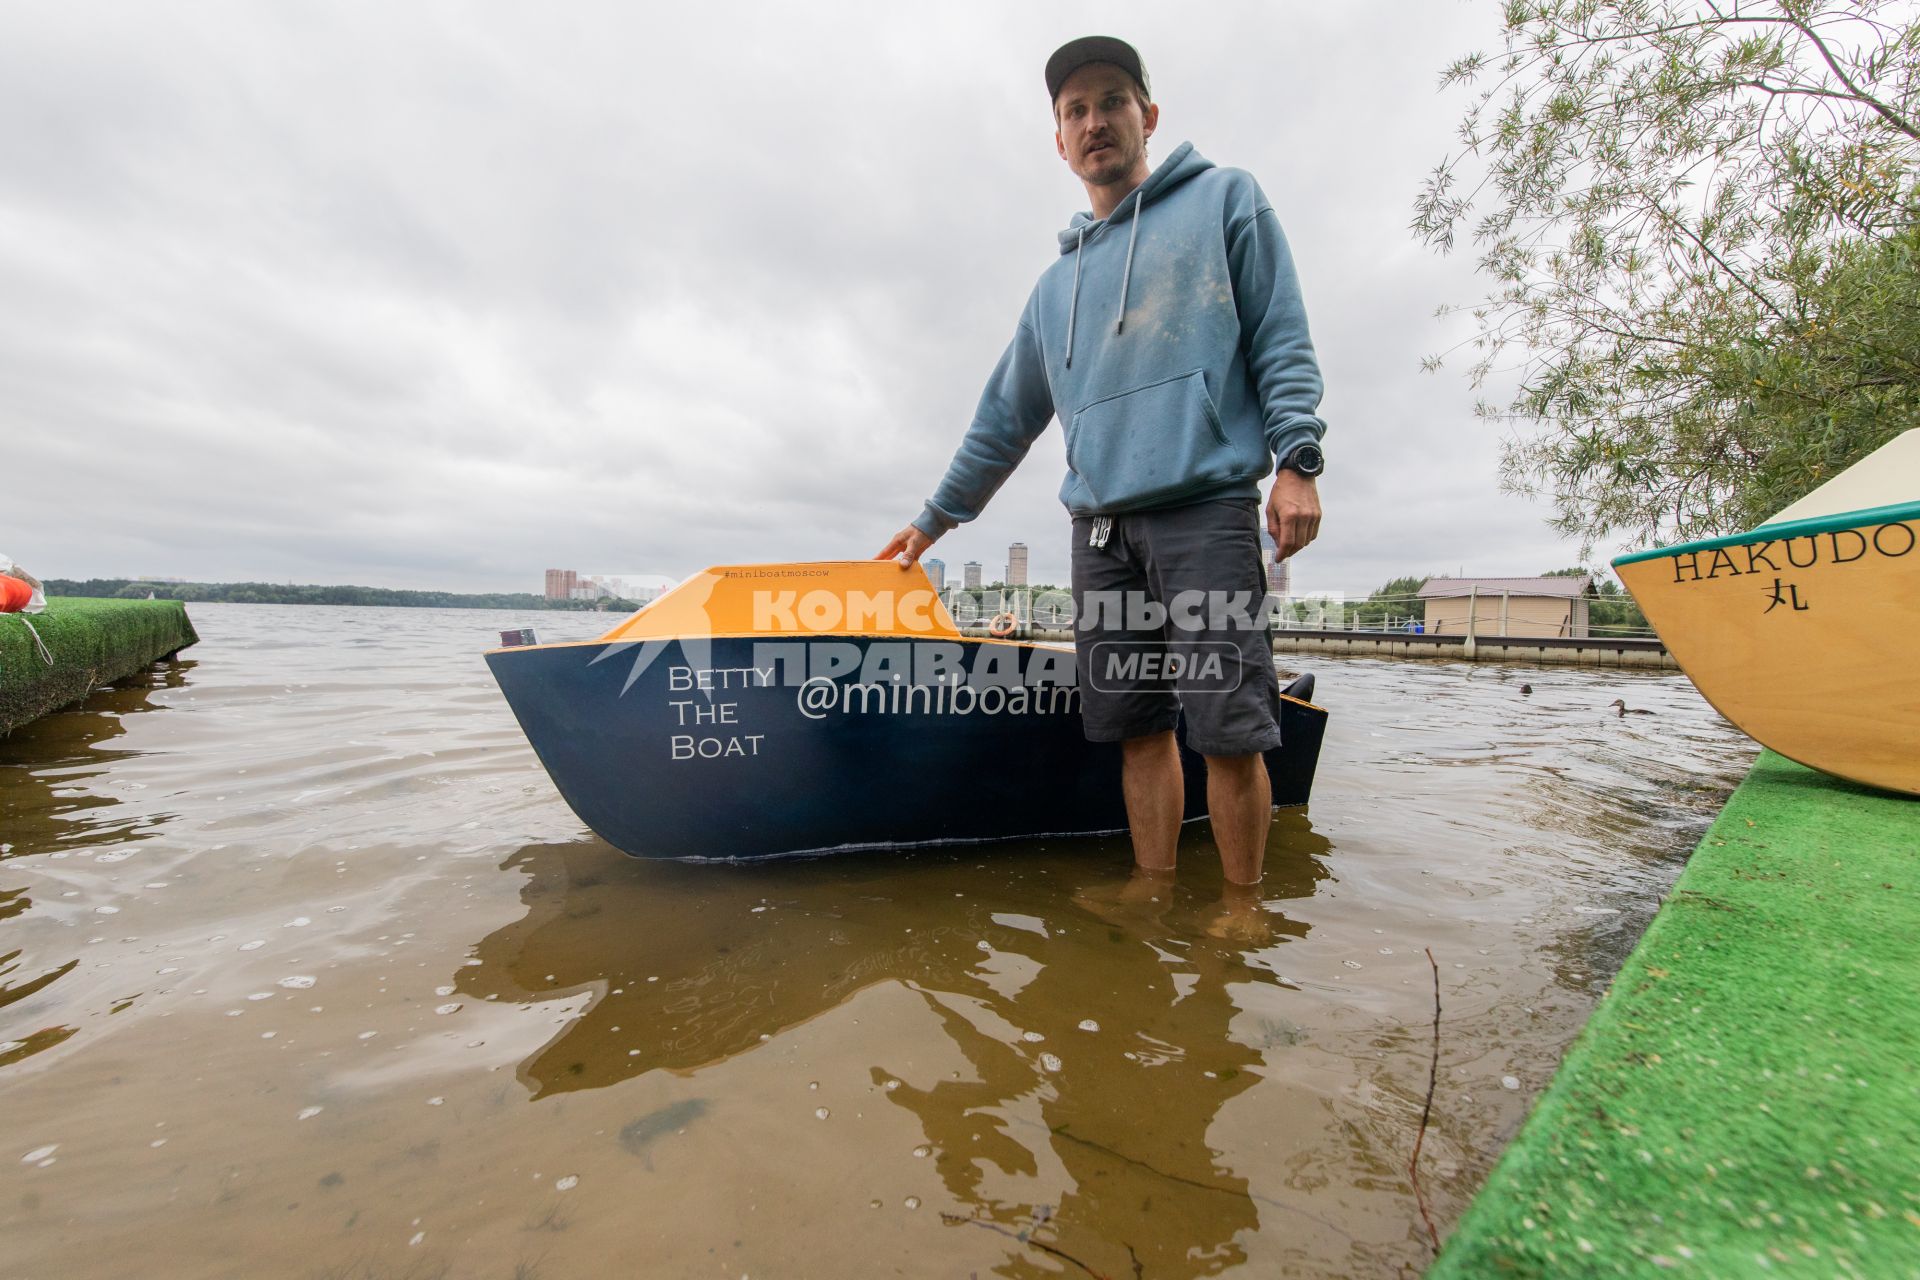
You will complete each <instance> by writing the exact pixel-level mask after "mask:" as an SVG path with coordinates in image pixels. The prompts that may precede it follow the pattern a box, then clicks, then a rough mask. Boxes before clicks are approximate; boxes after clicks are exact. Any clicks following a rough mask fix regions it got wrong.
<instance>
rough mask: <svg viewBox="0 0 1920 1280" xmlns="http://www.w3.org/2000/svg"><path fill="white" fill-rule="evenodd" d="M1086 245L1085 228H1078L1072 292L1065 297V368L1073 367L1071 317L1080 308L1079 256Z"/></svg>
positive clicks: (1074, 252) (1074, 251)
mask: <svg viewBox="0 0 1920 1280" xmlns="http://www.w3.org/2000/svg"><path fill="white" fill-rule="evenodd" d="M1086 247H1087V229H1086V228H1085V227H1084V226H1083V227H1081V228H1080V239H1079V242H1078V243H1077V244H1075V246H1074V249H1073V292H1072V293H1071V294H1070V295H1068V298H1067V368H1069V369H1071V368H1073V317H1074V313H1075V312H1077V311H1078V310H1079V309H1080V257H1081V254H1082V252H1083V251H1084V250H1085V249H1086Z"/></svg>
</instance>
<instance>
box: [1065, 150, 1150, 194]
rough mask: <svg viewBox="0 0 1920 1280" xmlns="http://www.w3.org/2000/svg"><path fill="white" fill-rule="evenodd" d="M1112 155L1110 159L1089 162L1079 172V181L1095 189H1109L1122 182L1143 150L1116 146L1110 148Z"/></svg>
mask: <svg viewBox="0 0 1920 1280" xmlns="http://www.w3.org/2000/svg"><path fill="white" fill-rule="evenodd" d="M1112 153H1113V154H1112V157H1111V158H1110V159H1101V160H1097V161H1091V162H1089V163H1088V165H1087V167H1086V168H1084V169H1082V170H1081V171H1080V177H1081V180H1082V181H1085V182H1088V183H1091V184H1092V185H1094V186H1096V187H1110V186H1112V185H1113V184H1114V183H1116V182H1121V181H1124V180H1125V179H1126V177H1127V175H1128V174H1130V173H1132V172H1133V170H1134V167H1135V166H1136V165H1137V164H1139V162H1140V158H1141V156H1142V155H1143V154H1144V148H1140V147H1125V146H1122V145H1118V144H1116V145H1115V146H1114V147H1113V148H1112Z"/></svg>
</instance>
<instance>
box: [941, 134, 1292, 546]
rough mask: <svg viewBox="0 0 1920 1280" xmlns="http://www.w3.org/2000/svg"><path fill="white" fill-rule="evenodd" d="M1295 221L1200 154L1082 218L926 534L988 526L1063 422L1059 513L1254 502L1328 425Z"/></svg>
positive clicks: (1027, 316) (1249, 182) (1023, 321)
mask: <svg viewBox="0 0 1920 1280" xmlns="http://www.w3.org/2000/svg"><path fill="white" fill-rule="evenodd" d="M1319 406H1320V366H1319V364H1318V362H1316V361H1315V359H1314V355H1313V343H1312V341H1311V339H1309V338H1308V336H1307V317H1306V311H1305V309H1304V308H1303V307H1302V305H1301V302H1300V285H1299V281H1298V280H1297V279H1296V278H1295V276H1294V271H1293V258H1292V256H1291V255H1290V254H1289V253H1288V252H1287V241H1286V237H1285V236H1284V235H1282V234H1281V231H1280V220H1279V219H1278V218H1276V217H1275V216H1274V212H1273V208H1272V207H1271V206H1270V205H1269V204H1268V203H1267V197H1266V195H1265V194H1264V193H1263V192H1262V191H1261V190H1260V185H1259V184H1258V183H1257V182H1255V181H1254V180H1253V176H1252V175H1251V174H1248V173H1245V172H1243V171H1242V170H1239V169H1220V168H1216V167H1215V166H1214V164H1213V162H1212V161H1211V160H1207V159H1205V158H1204V157H1202V156H1201V155H1200V154H1199V153H1198V152H1196V151H1195V150H1194V149H1193V144H1192V143H1191V142H1183V143H1181V144H1180V146H1179V147H1178V148H1177V149H1175V151H1174V152H1173V154H1172V155H1169V156H1168V157H1167V158H1166V159H1165V160H1163V161H1161V163H1160V166H1159V168H1157V169H1155V170H1154V171H1153V172H1152V174H1150V175H1149V176H1148V177H1147V180H1146V181H1145V182H1143V183H1141V184H1140V185H1139V187H1137V188H1135V189H1134V191H1133V192H1131V193H1130V194H1129V195H1128V196H1127V197H1126V198H1125V199H1123V200H1122V201H1121V202H1120V205H1119V207H1118V208H1116V209H1115V210H1114V211H1113V213H1112V215H1111V216H1109V217H1108V218H1106V219H1105V220H1104V221H1099V220H1096V219H1094V218H1093V217H1092V216H1091V215H1090V214H1086V213H1076V214H1075V215H1074V216H1073V221H1072V222H1071V223H1070V224H1068V226H1067V229H1066V230H1065V231H1062V232H1061V233H1060V260H1059V261H1058V262H1055V263H1054V264H1053V265H1052V266H1050V267H1048V268H1047V270H1046V271H1045V272H1043V273H1042V274H1041V276H1040V281H1039V283H1038V284H1036V285H1034V287H1033V294H1032V296H1030V297H1029V298H1028V299H1027V306H1026V310H1025V311H1023V312H1022V313H1021V315H1020V324H1019V327H1018V328H1016V329H1015V330H1014V334H1013V341H1012V342H1011V343H1009V344H1008V345H1007V350H1006V354H1004V355H1002V356H1001V357H1000V364H999V365H998V367H996V368H995V369H994V371H993V376H992V377H991V378H989V379H988V380H987V388H986V390H985V391H984V392H983V393H982V394H981V396H980V407H979V408H978V409H977V410H975V412H974V416H973V425H972V426H970V427H968V428H967V434H966V436H965V438H964V439H962V440H961V442H960V448H959V449H958V450H957V451H956V452H955V453H954V455H953V462H952V463H951V464H950V465H949V466H948V467H947V474H946V477H945V478H944V479H942V480H941V481H940V486H939V488H937V489H935V490H934V494H933V498H932V499H931V500H930V501H929V502H928V503H927V506H926V509H925V510H924V511H922V512H921V513H920V515H919V516H918V517H916V518H915V519H914V522H913V523H914V525H915V526H916V527H918V528H919V529H920V531H921V532H922V533H925V534H927V535H928V536H930V537H938V536H939V535H941V534H943V533H945V532H946V531H947V530H949V529H951V528H953V527H954V526H955V525H958V524H962V523H964V522H966V521H968V520H972V519H973V518H974V517H976V516H978V515H979V514H980V512H981V510H982V508H984V507H985V506H986V505H987V501H988V500H989V499H990V498H992V497H993V495H994V493H995V492H996V491H997V490H998V489H999V488H1000V485H1001V482H1002V481H1004V480H1005V479H1006V478H1007V474H1008V473H1009V472H1011V471H1012V470H1013V469H1014V467H1015V466H1017V465H1018V464H1019V462H1020V460H1021V459H1022V458H1024V457H1026V454H1027V449H1028V447H1029V446H1031V445H1032V444H1033V441H1034V438H1035V437H1037V436H1038V435H1039V434H1040V433H1041V432H1042V431H1044V430H1045V429H1046V426H1047V423H1048V422H1049V421H1051V420H1052V419H1053V418H1054V416H1055V415H1056V414H1057V415H1058V416H1059V418H1060V421H1061V422H1062V424H1063V425H1064V427H1065V429H1066V433H1067V467H1068V471H1067V477H1066V480H1065V481H1064V482H1062V484H1061V486H1060V500H1061V501H1062V502H1064V503H1066V504H1067V509H1068V510H1069V511H1071V512H1073V513H1074V514H1075V515H1110V514H1118V513H1121V512H1127V511H1144V510H1149V509H1151V508H1155V507H1172V506H1180V505H1182V504H1185V503H1189V502H1200V501H1203V500H1205V499H1208V498H1217V497H1233V496H1240V495H1255V496H1257V494H1258V492H1259V490H1258V488H1257V487H1256V485H1255V481H1257V480H1259V479H1260V478H1261V477H1262V476H1264V475H1266V474H1267V473H1268V472H1269V471H1271V470H1272V469H1273V460H1274V458H1275V457H1285V456H1286V455H1287V454H1288V453H1289V452H1291V451H1292V450H1293V448H1294V447H1295V446H1297V445H1301V444H1306V443H1309V442H1317V441H1318V440H1319V439H1320V438H1321V436H1322V435H1323V434H1324V433H1325V431H1326V424H1325V423H1324V422H1322V421H1321V420H1320V418H1319V417H1318V416H1316V414H1315V410H1316V409H1318V408H1319Z"/></svg>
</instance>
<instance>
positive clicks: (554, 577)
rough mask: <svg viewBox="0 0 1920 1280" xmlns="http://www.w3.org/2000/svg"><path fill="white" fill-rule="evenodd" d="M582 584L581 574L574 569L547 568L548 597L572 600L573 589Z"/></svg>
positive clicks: (550, 598)
mask: <svg viewBox="0 0 1920 1280" xmlns="http://www.w3.org/2000/svg"><path fill="white" fill-rule="evenodd" d="M579 585H580V574H579V572H578V571H577V570H574V569H549V570H547V599H549V600H570V599H572V598H573V590H574V588H575V587H577V586H579Z"/></svg>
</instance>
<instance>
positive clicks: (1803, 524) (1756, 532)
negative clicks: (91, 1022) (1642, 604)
mask: <svg viewBox="0 0 1920 1280" xmlns="http://www.w3.org/2000/svg"><path fill="white" fill-rule="evenodd" d="M1914 519H1920V501H1914V502H1895V503H1892V504H1890V505H1888V506H1884V507H1861V508H1860V509H1859V510H1857V511H1839V512H1835V513H1834V514H1833V515H1830V516H1808V517H1806V518H1805V519H1804V520H1783V521H1781V522H1780V523H1779V524H1763V525H1761V526H1760V527H1759V528H1757V529H1750V530H1748V531H1747V532H1746V533H1730V534H1725V535H1723V536H1721V537H1718V538H1702V539H1700V540H1698V541H1695V542H1682V543H1678V544H1676V545H1674V546H1671V547H1656V548H1654V549H1653V550H1652V551H1635V552H1631V553H1629V554H1627V555H1624V556H1615V557H1614V558H1613V560H1612V561H1611V562H1610V563H1611V564H1612V565H1613V567H1614V568H1616V569H1618V568H1619V567H1620V566H1621V565H1623V564H1639V563H1640V562H1641V561H1643V560H1658V559H1660V558H1661V557H1662V556H1684V555H1689V554H1694V553H1697V552H1701V551H1714V550H1719V549H1721V548H1725V547H1738V546H1742V545H1744V544H1746V543H1749V542H1752V541H1754V540H1755V539H1761V540H1770V541H1774V542H1778V541H1781V540H1783V539H1786V538H1805V537H1810V536H1812V535H1814V534H1818V533H1838V532H1839V531H1840V530H1842V529H1854V528H1858V527H1859V526H1860V525H1863V524H1898V523H1900V522H1901V521H1903V520H1914Z"/></svg>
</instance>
